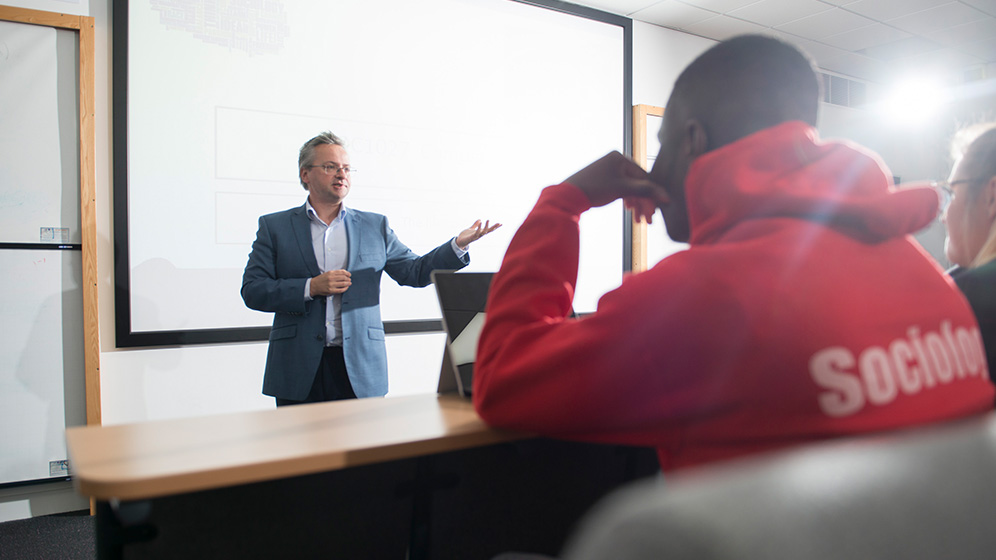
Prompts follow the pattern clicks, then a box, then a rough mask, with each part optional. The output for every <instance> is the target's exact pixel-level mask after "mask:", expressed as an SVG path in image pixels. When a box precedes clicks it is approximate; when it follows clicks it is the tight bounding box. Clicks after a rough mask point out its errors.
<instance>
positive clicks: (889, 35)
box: [821, 23, 910, 51]
mask: <svg viewBox="0 0 996 560" xmlns="http://www.w3.org/2000/svg"><path fill="white" fill-rule="evenodd" d="M909 36H910V34H909V33H907V32H905V31H900V30H898V29H896V28H894V27H889V26H888V25H883V24H881V23H873V24H871V25H867V26H865V27H859V28H858V29H852V30H851V31H845V32H843V33H838V34H836V35H831V36H829V37H825V38H823V39H821V41H822V42H824V43H826V44H828V45H832V46H834V47H837V48H840V49H844V50H848V51H860V50H862V49H867V48H868V47H875V46H878V45H884V44H886V43H892V42H894V41H899V40H900V39H905V38H907V37H909Z"/></svg>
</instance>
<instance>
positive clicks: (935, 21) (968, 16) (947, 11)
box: [887, 2, 986, 35]
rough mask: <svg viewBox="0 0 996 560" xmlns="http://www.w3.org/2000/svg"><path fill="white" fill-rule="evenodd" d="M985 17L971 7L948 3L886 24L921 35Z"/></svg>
mask: <svg viewBox="0 0 996 560" xmlns="http://www.w3.org/2000/svg"><path fill="white" fill-rule="evenodd" d="M985 17H986V15H985V14H983V13H982V12H980V11H979V10H977V9H975V8H973V7H971V6H967V5H965V4H962V3H961V2H950V3H947V4H944V5H941V6H937V7H934V8H931V9H929V10H923V11H921V12H917V13H915V14H910V15H908V16H902V17H898V18H894V19H890V20H887V23H888V24H889V25H893V26H895V27H898V28H899V29H902V30H903V31H909V32H910V33H915V34H918V35H922V34H927V33H930V32H932V31H936V30H939V29H944V28H945V27H954V26H956V25H963V24H966V23H969V22H972V21H975V20H979V19H983V18H985Z"/></svg>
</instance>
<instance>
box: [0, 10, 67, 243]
mask: <svg viewBox="0 0 996 560" xmlns="http://www.w3.org/2000/svg"><path fill="white" fill-rule="evenodd" d="M76 43H77V41H76V37H75V34H74V33H73V32H72V31H66V30H56V29H53V28H51V27H43V26H38V25H26V24H23V23H14V22H9V21H0V83H2V84H4V87H0V243H74V244H79V243H80V240H81V234H80V207H79V161H78V160H77V155H78V154H79V143H78V136H79V135H78V132H77V130H78V125H77V113H76V93H75V92H76V72H75V69H76V63H75V61H76V58H77V57H76V54H75V48H76V47H75V45H76ZM60 61H61V62H62V64H61V66H60Z"/></svg>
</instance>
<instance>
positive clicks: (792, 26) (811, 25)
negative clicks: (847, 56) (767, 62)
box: [776, 8, 875, 39]
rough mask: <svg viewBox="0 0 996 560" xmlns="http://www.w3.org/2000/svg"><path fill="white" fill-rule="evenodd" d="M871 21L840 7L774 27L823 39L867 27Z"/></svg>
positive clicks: (807, 36) (810, 37) (794, 33)
mask: <svg viewBox="0 0 996 560" xmlns="http://www.w3.org/2000/svg"><path fill="white" fill-rule="evenodd" d="M873 23H875V22H873V21H872V20H870V19H868V18H866V17H864V16H859V15H857V14H852V13H851V12H847V11H844V10H843V9H841V8H833V9H830V10H827V11H824V12H820V13H818V14H814V15H811V16H807V17H804V18H802V19H797V20H795V21H791V22H788V23H785V24H782V25H779V26H777V27H776V29H778V30H780V31H785V32H786V33H792V34H793V35H799V36H800V37H806V38H808V39H823V38H825V37H830V36H832V35H837V34H840V33H846V32H848V31H854V30H856V29H860V28H862V27H868V26H870V25H872V24H873Z"/></svg>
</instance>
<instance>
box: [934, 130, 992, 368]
mask: <svg viewBox="0 0 996 560" xmlns="http://www.w3.org/2000/svg"><path fill="white" fill-rule="evenodd" d="M952 151H953V152H954V154H953V155H954V156H955V164H954V167H953V168H952V169H951V175H950V176H949V178H948V180H947V181H945V182H944V183H942V184H941V187H942V188H944V189H945V191H946V192H947V194H948V203H947V208H946V210H945V211H944V214H943V215H942V217H941V221H943V222H944V227H945V229H946V230H947V239H946V240H945V244H944V252H945V254H946V256H947V258H948V260H949V261H951V264H953V265H955V266H954V268H953V269H952V270H950V271H949V272H950V274H951V276H952V277H953V278H954V281H955V283H956V284H957V285H958V287H959V288H961V291H962V293H964V294H965V297H966V298H967V299H968V303H969V304H970V305H971V306H972V310H973V311H974V312H975V317H976V318H977V319H978V320H979V327H980V329H981V330H982V340H983V342H984V344H985V347H986V356H987V357H988V360H989V374H990V375H991V376H993V377H994V379H996V373H994V369H993V368H994V366H996V123H988V124H982V125H977V126H974V127H970V128H967V129H965V130H963V131H962V132H961V133H960V134H959V135H957V136H956V138H955V142H954V146H953V150H952Z"/></svg>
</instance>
